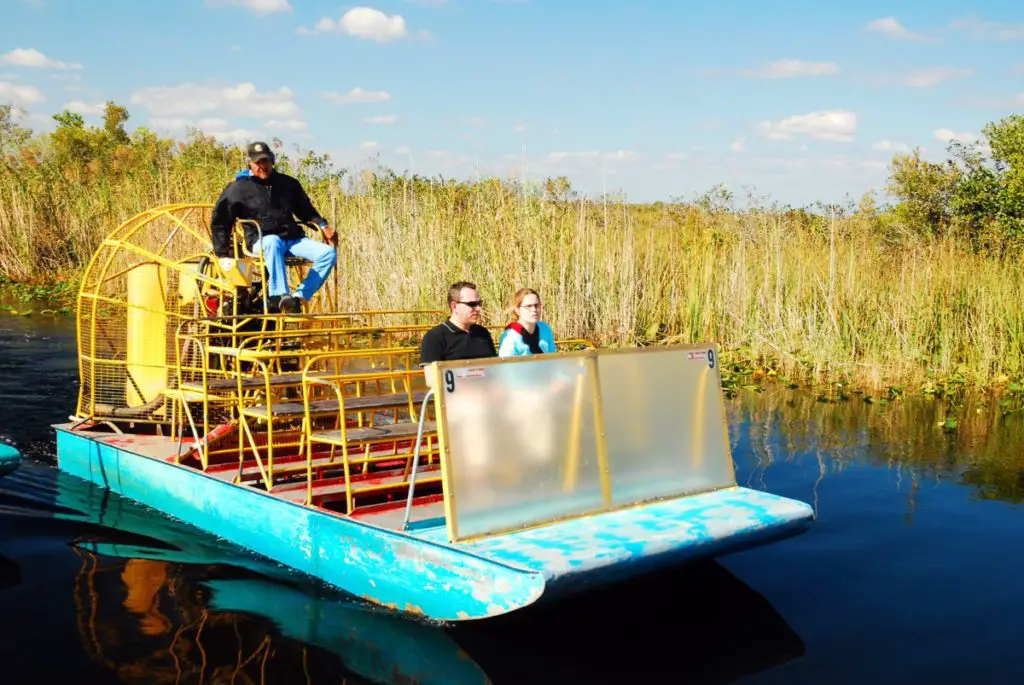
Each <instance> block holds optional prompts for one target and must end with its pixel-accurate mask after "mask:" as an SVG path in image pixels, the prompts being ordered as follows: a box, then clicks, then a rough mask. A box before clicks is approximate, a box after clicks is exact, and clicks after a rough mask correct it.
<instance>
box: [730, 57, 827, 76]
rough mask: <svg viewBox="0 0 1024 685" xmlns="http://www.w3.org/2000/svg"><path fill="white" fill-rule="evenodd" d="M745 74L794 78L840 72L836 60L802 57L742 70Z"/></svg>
mask: <svg viewBox="0 0 1024 685" xmlns="http://www.w3.org/2000/svg"><path fill="white" fill-rule="evenodd" d="M740 73H741V74H742V75H744V76H753V77H755V78H770V79H778V78H794V77H797V76H826V75H829V74H838V73H839V65H838V64H836V63H835V62H809V61H806V60H800V59H782V60H776V61H775V62H769V63H768V64H765V65H763V66H761V67H758V68H757V69H747V70H743V71H741V72H740Z"/></svg>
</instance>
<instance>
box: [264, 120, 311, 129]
mask: <svg viewBox="0 0 1024 685" xmlns="http://www.w3.org/2000/svg"><path fill="white" fill-rule="evenodd" d="M265 125H266V127H267V128H274V129H279V130H281V131H305V130H306V128H307V126H308V124H306V122H305V121H303V120H302V119H284V120H278V119H271V120H270V121H268V122H267V123H266V124H265Z"/></svg>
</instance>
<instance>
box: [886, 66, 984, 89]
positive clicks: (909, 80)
mask: <svg viewBox="0 0 1024 685" xmlns="http://www.w3.org/2000/svg"><path fill="white" fill-rule="evenodd" d="M972 73H973V72H972V71H971V70H970V69H960V68H956V67H932V68H929V69H918V70H916V71H912V72H910V73H909V74H907V75H906V76H902V77H900V83H902V84H903V85H905V86H909V87H911V88H929V87H931V86H936V85H938V84H940V83H942V82H943V81H948V80H950V79H954V78H963V77H966V76H970V75H971V74H972Z"/></svg>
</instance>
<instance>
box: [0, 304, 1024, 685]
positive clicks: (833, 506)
mask: <svg viewBox="0 0 1024 685" xmlns="http://www.w3.org/2000/svg"><path fill="white" fill-rule="evenodd" d="M74 354H75V344H74V326H73V322H70V321H68V320H56V321H55V320H52V319H44V318H39V317H31V318H20V317H10V316H4V317H2V318H0V439H3V438H6V439H8V440H11V441H13V442H14V443H15V444H16V445H17V446H18V447H19V448H20V449H21V450H22V451H23V452H24V453H25V455H26V456H27V457H28V462H27V463H26V464H24V465H23V466H22V468H21V469H19V470H18V471H17V472H15V473H14V474H12V475H10V476H8V477H6V478H3V479H0V682H4V683H21V682H65V681H67V682H90V683H116V682H138V683H164V682H166V683H229V682H231V683H269V682H275V683H306V682H310V683H352V684H355V683H414V682H423V683H428V682H436V683H463V682H468V683H481V682H493V683H569V682H572V683H575V682H592V683H633V682H673V683H675V682H678V683H730V682H736V683H960V682H964V683H966V682H969V683H1019V682H1021V681H1022V677H1021V675H1020V671H1021V667H1020V665H1019V663H1018V662H1017V660H1016V658H1015V657H1014V654H1015V653H1016V649H1015V648H1016V646H1017V644H1018V643H1019V641H1020V637H1021V635H1022V633H1024V631H1022V630H1021V628H1020V627H1019V626H1020V623H1019V620H1020V619H1019V617H1020V616H1022V615H1024V580H1022V577H1024V573H1022V572H1024V517H1022V515H1024V512H1022V511H1021V510H1020V508H1019V507H1018V506H1017V503H1018V502H1019V501H1020V500H1021V498H1024V482H1022V477H1021V474H1022V465H1024V451H1022V449H1021V448H1022V439H1021V438H1022V436H1024V425H1022V422H1021V418H1020V416H1019V415H1016V414H1014V415H1010V416H1008V417H1001V416H999V415H998V414H994V413H993V412H991V411H989V410H987V409H985V408H982V407H980V406H979V407H974V406H971V405H968V406H967V407H965V409H964V412H963V416H962V418H961V420H960V424H959V428H958V429H957V431H955V432H952V433H948V432H945V431H943V430H942V429H941V428H940V427H939V426H938V424H939V423H940V422H941V421H942V419H943V418H944V415H943V414H942V409H941V407H939V406H936V405H934V404H931V403H927V402H917V403H911V402H906V403H900V404H898V405H896V406H888V407H882V406H879V405H877V404H875V405H868V404H866V403H864V402H862V401H861V400H859V399H856V398H855V399H853V400H851V401H850V402H846V403H839V404H824V403H819V402H815V401H814V398H813V397H809V396H807V395H804V394H800V393H794V392H790V391H779V392H766V393H763V394H747V395H744V396H742V397H741V398H739V399H736V400H733V401H730V403H729V411H730V427H731V428H730V430H731V434H732V440H733V446H734V456H735V459H736V462H737V467H738V478H739V480H740V482H741V484H745V485H748V486H750V487H755V488H760V489H766V490H769V491H771V492H774V493H778V494H781V495H786V496H790V497H794V498H798V499H802V500H804V501H807V502H810V503H812V504H814V505H815V507H816V509H817V512H818V516H819V518H818V521H817V522H816V523H815V524H814V526H813V527H812V528H811V530H810V531H809V532H807V533H805V534H804V535H802V536H799V537H797V538H794V539H791V540H787V541H784V542H781V543H778V544H776V545H772V546H768V547H764V548H760V549H754V550H750V551H747V552H743V553H739V554H734V555H730V556H726V557H722V558H720V559H719V560H717V561H715V562H711V563H702V564H699V565H696V566H693V567H689V568H679V569H673V570H671V571H668V572H665V573H661V574H659V575H657V576H654V577H650V578H644V579H643V580H642V581H640V582H635V583H631V584H627V585H621V586H617V587H615V588H612V589H610V590H606V591H602V592H598V593H593V594H590V595H587V596H586V597H583V598H580V599H578V600H573V601H567V602H563V603H559V604H554V605H551V606H547V607H541V608H531V609H526V610H523V611H521V612H518V613H516V614H513V615H511V616H508V617H504V618H499V619H494V620H491V621H488V622H486V623H480V624H475V625H468V626H459V627H455V628H451V627H449V628H442V627H435V626H427V625H422V624H418V623H414V622H410V621H406V620H401V619H396V618H394V617H391V616H388V615H384V614H380V613H379V612H374V611H368V610H366V609H365V608H364V607H361V606H360V605H358V604H355V603H352V602H350V601H348V600H347V599H346V598H345V597H343V596H340V595H338V594H336V593H333V592H331V591H330V590H328V589H327V588H324V587H322V586H319V585H315V584H311V583H309V582H307V581H304V580H303V579H302V578H299V577H298V576H296V574H294V573H291V572H290V571H288V570H287V569H284V568H281V567H279V566H276V565H275V564H272V563H269V562H266V561H264V560H260V559H257V558H254V557H253V556H252V555H248V554H247V553H245V552H244V551H242V550H240V549H237V548H235V547H233V546H232V545H230V544H227V543H224V542H222V541H218V540H216V539H214V538H211V537H210V536H207V535H205V534H203V533H201V532H198V531H196V530H194V529H191V528H189V527H186V526H183V525H181V524H178V523H176V522H174V521H172V520H170V519H167V518H166V517H164V516H162V515H161V514H159V513H157V512H154V511H151V510H148V509H146V508H145V507H142V506H139V505H137V504H134V503H131V502H128V501H125V500H121V499H119V498H117V497H116V496H111V495H109V494H105V493H103V492H102V491H100V490H98V489H96V488H94V487H91V486H89V485H88V484H85V483H83V482H82V481H78V480H76V479H73V478H69V477H67V476H65V475H63V474H60V473H58V472H57V471H56V469H55V468H54V466H53V465H54V463H55V457H54V450H53V442H52V440H53V439H52V434H51V433H50V431H49V428H48V425H49V424H50V423H52V422H57V421H61V420H64V419H65V418H66V417H67V415H68V413H69V412H70V411H71V410H72V409H73V407H74V400H75V392H76V384H77V366H76V360H75V356H74Z"/></svg>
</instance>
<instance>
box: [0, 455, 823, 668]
mask: <svg viewBox="0 0 1024 685" xmlns="http://www.w3.org/2000/svg"><path fill="white" fill-rule="evenodd" d="M23 473H24V477H23V478H22V484H23V486H24V484H25V483H26V482H27V483H29V484H30V485H31V488H32V491H33V493H34V496H35V497H36V501H35V502H34V503H33V504H32V505H31V506H30V507H29V511H27V512H26V513H27V515H30V516H33V517H48V518H53V519H61V520H64V521H66V522H68V523H71V522H78V523H79V524H85V527H81V526H79V527H78V529H77V530H76V531H75V532H76V539H75V541H74V547H75V550H76V553H77V554H78V555H79V557H80V559H81V566H80V568H79V570H78V573H77V574H76V577H75V588H74V601H75V605H76V615H77V621H78V633H79V635H80V637H81V640H82V646H83V647H84V648H85V650H86V652H87V653H88V654H89V656H90V657H91V658H92V660H93V661H95V662H96V663H98V664H101V665H102V666H105V667H106V668H108V669H110V670H111V671H113V672H114V673H116V674H117V677H118V679H119V680H120V681H121V682H138V683H142V682H145V683H172V682H173V683H199V682H203V683H217V682H224V683H227V682H234V683H249V682H251V683H267V682H288V683H304V682H308V683H319V682H332V683H337V682H346V683H348V684H349V685H355V684H357V683H395V684H398V683H402V684H414V683H415V684H423V685H427V684H430V683H445V684H450V685H461V684H462V683H495V684H502V683H546V682H552V683H554V682H558V683H563V682H620V681H622V682H627V681H633V680H635V679H637V678H641V679H647V678H650V677H654V676H661V677H667V678H672V679H677V678H681V677H685V679H686V682H688V683H726V682H729V681H731V680H733V679H735V678H738V677H740V676H743V675H745V674H749V673H755V672H758V671H763V670H765V669H768V668H772V667H773V666H776V665H778V664H781V663H785V662H786V661H789V660H792V659H794V658H796V657H798V656H799V655H800V654H802V652H803V643H802V642H801V640H800V638H799V637H798V636H797V635H796V634H795V633H794V632H793V631H792V630H791V629H790V628H789V626H788V625H787V624H786V622H785V620H784V619H783V618H782V617H781V616H780V615H779V614H778V613H777V612H776V611H775V610H774V609H773V608H772V607H771V605H770V604H769V603H768V602H767V601H766V600H765V599H764V598H763V597H762V596H761V595H759V594H758V593H757V592H755V591H754V590H753V589H751V588H750V587H748V586H747V585H745V584H744V583H743V582H742V581H740V580H739V579H737V578H736V577H735V576H733V575H732V574H731V573H730V572H729V571H728V570H726V569H725V568H724V567H723V566H722V565H720V564H718V563H715V562H710V563H702V564H698V565H694V566H690V567H684V568H682V569H676V570H674V571H671V572H665V573H659V574H657V575H653V576H648V577H646V578H642V579H638V580H637V581H636V582H627V583H623V584H621V585H616V586H613V587H611V588H610V589H609V590H607V591H602V592H599V593H593V594H587V595H584V596H581V597H578V598H571V599H566V600H563V601H560V602H556V603H552V604H550V605H545V606H539V607H528V608H527V609H525V610H523V611H520V612H514V613H513V614H510V615H507V616H503V617H498V618H494V619H489V620H487V621H484V622H471V623H466V624H458V625H456V626H454V627H443V626H437V625H432V624H427V623H422V622H416V621H413V620H410V619H409V618H407V617H401V616H397V615H393V614H389V613H386V612H384V611H382V610H381V609H379V608H375V607H369V606H367V605H365V604H363V603H361V602H359V601H357V600H355V599H353V598H351V597H349V596H347V595H342V594H339V593H337V592H336V591H334V590H332V589H330V588H327V587H325V586H323V585H320V584H318V583H317V582H316V581H313V580H312V579H307V578H306V577H305V576H301V575H300V574H297V573H295V572H294V571H291V570H289V569H287V568H286V567H283V566H280V565H278V564H275V563H274V562H272V561H269V560H264V559H262V558H260V557H257V556H254V555H252V554H249V553H248V552H246V551H245V550H242V549H240V548H237V547H235V546H234V545H231V544H229V543H226V542H224V541H221V540H217V539H216V538H213V537H211V536H209V535H206V534H204V533H202V532H200V531H198V530H196V529H194V528H192V527H190V526H187V525H184V524H181V523H178V522H176V521H174V520H171V519H168V518H166V517H164V516H162V515H160V514H158V513H156V512H153V511H152V510H150V509H147V508H145V507H142V506H140V505H138V504H136V503H134V502H132V501H130V500H127V499H122V498H120V497H118V496H116V495H113V494H111V493H109V491H105V490H103V489H101V488H98V487H96V486H94V485H92V484H90V483H88V482H85V481H82V480H79V479H77V478H74V477H73V476H68V475H66V474H63V473H61V472H57V471H52V470H50V469H40V468H38V467H35V468H31V469H27V470H23ZM26 479H27V480H26ZM41 479H45V480H49V481H50V482H49V483H42V482H41ZM7 485H10V484H9V483H8V484H7ZM39 498H42V500H49V501H48V502H44V501H41V500H40V499H39ZM4 575H5V577H7V578H8V582H9V583H17V582H19V581H18V571H17V567H16V564H15V565H14V568H12V569H7V571H5V573H4ZM0 603H2V595H0Z"/></svg>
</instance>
